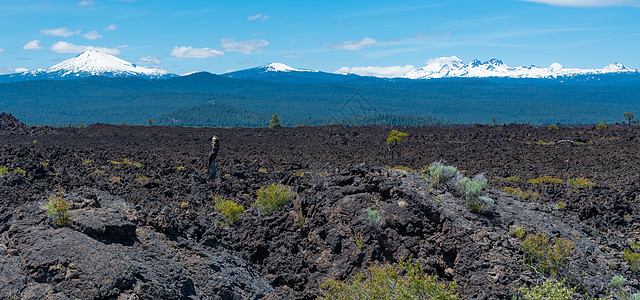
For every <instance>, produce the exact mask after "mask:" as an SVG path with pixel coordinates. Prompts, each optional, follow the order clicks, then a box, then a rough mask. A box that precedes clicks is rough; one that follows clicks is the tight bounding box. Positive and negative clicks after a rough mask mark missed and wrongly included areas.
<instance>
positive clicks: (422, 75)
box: [401, 56, 638, 79]
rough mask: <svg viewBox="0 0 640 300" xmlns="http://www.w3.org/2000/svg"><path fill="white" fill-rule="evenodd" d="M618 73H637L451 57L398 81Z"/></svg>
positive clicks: (624, 69) (618, 68) (621, 67)
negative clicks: (523, 65) (522, 64)
mask: <svg viewBox="0 0 640 300" xmlns="http://www.w3.org/2000/svg"><path fill="white" fill-rule="evenodd" d="M620 73H623V74H628V73H638V70H635V69H630V68H627V67H626V66H625V65H623V64H621V63H615V64H611V65H608V66H606V67H604V68H602V69H575V68H565V67H564V66H562V65H561V64H559V63H553V64H551V65H550V66H549V67H548V68H542V67H536V66H529V67H509V66H508V65H506V64H505V63H503V62H502V61H500V60H497V59H491V60H489V61H486V62H481V61H479V60H477V59H476V60H474V61H472V62H470V63H464V62H463V61H462V60H461V59H459V58H457V57H455V56H451V57H440V58H436V59H432V60H430V61H429V63H428V64H427V65H426V66H424V67H422V68H419V69H417V70H414V71H411V72H408V73H406V74H404V75H403V76H401V77H403V78H409V79H433V78H457V77H464V78H489V77H498V78H504V77H507V78H559V77H574V76H583V75H602V74H620Z"/></svg>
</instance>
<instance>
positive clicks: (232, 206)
mask: <svg viewBox="0 0 640 300" xmlns="http://www.w3.org/2000/svg"><path fill="white" fill-rule="evenodd" d="M215 208H216V209H217V210H218V212H220V214H221V215H223V216H224V223H225V224H227V225H231V224H233V223H235V222H237V221H239V220H240V215H241V214H243V213H244V206H242V204H238V203H236V202H234V201H231V200H224V199H223V198H222V196H216V197H215Z"/></svg>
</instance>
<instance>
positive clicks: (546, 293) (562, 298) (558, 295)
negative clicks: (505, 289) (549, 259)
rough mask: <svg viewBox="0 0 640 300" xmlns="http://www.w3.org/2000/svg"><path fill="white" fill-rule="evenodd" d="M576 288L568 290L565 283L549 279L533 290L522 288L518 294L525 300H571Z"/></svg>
mask: <svg viewBox="0 0 640 300" xmlns="http://www.w3.org/2000/svg"><path fill="white" fill-rule="evenodd" d="M575 291H576V288H572V289H568V288H566V287H564V281H563V282H557V281H555V280H553V279H547V280H546V281H545V282H544V283H543V284H541V285H536V286H533V287H531V288H520V289H518V292H519V293H520V294H521V295H522V299H525V300H550V299H553V300H571V299H573V293H575Z"/></svg>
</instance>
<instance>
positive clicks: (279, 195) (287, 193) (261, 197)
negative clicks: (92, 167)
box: [253, 184, 296, 214]
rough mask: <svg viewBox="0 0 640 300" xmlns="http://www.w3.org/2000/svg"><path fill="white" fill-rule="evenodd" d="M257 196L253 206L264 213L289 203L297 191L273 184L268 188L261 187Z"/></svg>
mask: <svg viewBox="0 0 640 300" xmlns="http://www.w3.org/2000/svg"><path fill="white" fill-rule="evenodd" d="M257 196H258V197H257V199H256V202H254V203H253V206H255V207H256V208H258V209H259V210H260V211H261V212H262V213H264V214H270V213H272V212H274V211H277V210H280V209H282V208H283V207H284V206H285V205H287V204H288V203H289V202H290V201H291V199H292V198H293V197H295V196H296V193H295V192H293V191H291V190H290V189H289V188H287V187H285V186H283V185H280V184H272V185H270V186H267V187H266V188H261V189H260V190H259V191H258V192H257Z"/></svg>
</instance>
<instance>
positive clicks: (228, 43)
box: [220, 39, 269, 54]
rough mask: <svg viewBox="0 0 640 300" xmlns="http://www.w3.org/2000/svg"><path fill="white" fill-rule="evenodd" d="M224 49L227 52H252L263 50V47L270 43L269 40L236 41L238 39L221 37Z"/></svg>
mask: <svg viewBox="0 0 640 300" xmlns="http://www.w3.org/2000/svg"><path fill="white" fill-rule="evenodd" d="M220 44H221V45H222V49H224V51H227V52H241V53H244V54H251V53H256V52H260V51H262V48H264V47H266V46H268V45H269V42H268V41H267V40H246V41H236V39H220Z"/></svg>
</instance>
